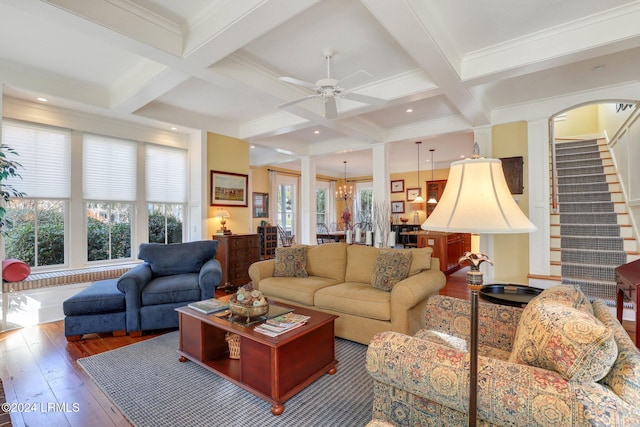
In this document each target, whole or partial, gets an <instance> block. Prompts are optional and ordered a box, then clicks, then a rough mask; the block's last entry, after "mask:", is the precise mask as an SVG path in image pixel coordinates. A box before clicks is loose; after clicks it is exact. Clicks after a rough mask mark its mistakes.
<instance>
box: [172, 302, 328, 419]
mask: <svg viewBox="0 0 640 427" xmlns="http://www.w3.org/2000/svg"><path fill="white" fill-rule="evenodd" d="M278 305H283V304H278ZM176 311H177V312H178V315H179V319H180V344H179V349H178V353H179V354H180V355H181V357H180V361H181V362H186V361H187V360H191V361H193V362H195V363H197V364H199V365H201V366H203V367H205V368H207V369H209V370H210V371H213V372H215V373H216V374H218V375H220V376H221V377H223V378H225V379H227V380H229V381H231V382H232V383H234V384H236V385H237V386H239V387H242V388H243V389H245V390H247V391H249V392H251V393H253V394H255V395H256V396H258V397H259V398H261V399H264V400H266V401H268V402H270V403H271V405H272V406H271V413H272V414H273V415H280V414H281V413H282V412H283V411H284V402H285V401H286V400H287V399H289V398H290V397H292V396H293V395H295V394H296V393H298V392H299V391H300V390H302V389H303V388H305V387H306V386H307V385H309V384H311V383H312V382H313V381H315V380H316V379H318V378H320V377H321V376H322V375H324V374H325V373H328V374H330V375H333V374H335V373H336V372H337V368H336V365H337V364H338V361H337V360H336V358H335V338H334V320H335V319H336V318H337V316H333V315H331V314H326V313H322V312H318V311H314V310H309V309H304V308H299V307H295V310H294V311H295V312H296V313H300V314H304V315H307V316H311V318H310V319H309V321H308V322H307V324H306V325H304V326H302V327H299V328H296V329H294V330H292V331H290V332H286V333H284V334H282V335H279V336H277V337H273V338H271V337H268V336H266V335H262V334H260V333H258V332H254V330H253V329H254V327H255V326H257V325H258V324H259V323H257V324H252V325H250V326H245V325H242V324H238V323H234V322H231V321H229V320H228V319H227V318H226V317H219V316H221V314H218V316H216V314H215V313H214V314H209V315H207V314H202V313H199V312H197V311H195V310H193V309H191V308H189V307H186V306H185V307H180V308H177V309H176ZM227 332H230V333H234V334H237V335H239V336H240V359H231V358H229V346H228V344H227V342H226V341H225V335H226V334H227Z"/></svg>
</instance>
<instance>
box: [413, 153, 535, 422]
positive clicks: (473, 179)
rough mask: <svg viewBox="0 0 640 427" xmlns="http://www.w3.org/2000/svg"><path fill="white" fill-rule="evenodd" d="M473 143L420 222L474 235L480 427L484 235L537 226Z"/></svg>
mask: <svg viewBox="0 0 640 427" xmlns="http://www.w3.org/2000/svg"><path fill="white" fill-rule="evenodd" d="M478 151H479V150H478V144H477V143H476V144H474V149H473V152H474V154H473V157H472V158H467V159H465V160H460V161H457V162H453V163H452V164H451V168H450V170H449V178H448V179H447V185H446V187H445V190H444V192H443V194H442V197H441V198H440V200H439V201H438V205H437V206H436V208H435V209H434V211H433V212H432V213H431V215H429V217H428V218H427V220H426V221H425V222H424V223H423V224H422V226H421V228H422V229H423V230H433V231H450V232H459V233H471V237H472V239H471V252H466V253H465V254H464V256H463V257H461V258H460V260H461V261H463V260H468V261H469V263H470V267H471V268H470V269H469V272H468V273H467V285H468V286H469V288H470V290H471V331H470V348H469V353H470V369H469V425H470V426H475V425H476V414H477V380H478V379H477V375H478V292H479V291H480V288H482V281H483V278H482V272H481V271H480V264H482V263H483V262H485V261H486V262H489V263H492V262H491V260H490V259H489V257H488V256H487V255H486V254H483V253H481V252H480V238H479V235H480V234H505V233H531V232H533V231H535V230H536V227H535V225H533V224H532V223H531V221H529V219H528V218H527V217H526V215H525V214H524V213H523V212H522V211H521V210H520V207H519V206H518V205H517V203H516V202H515V200H514V199H513V196H512V195H511V192H510V191H509V187H508V185H507V181H506V179H505V177H504V172H503V171H502V162H501V161H500V160H498V159H485V158H481V157H479V154H478Z"/></svg>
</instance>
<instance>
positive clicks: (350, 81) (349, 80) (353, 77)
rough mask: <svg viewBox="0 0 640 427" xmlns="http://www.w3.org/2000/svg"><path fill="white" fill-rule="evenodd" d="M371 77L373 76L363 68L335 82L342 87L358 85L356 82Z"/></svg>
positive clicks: (358, 82)
mask: <svg viewBox="0 0 640 427" xmlns="http://www.w3.org/2000/svg"><path fill="white" fill-rule="evenodd" d="M371 77H373V76H372V75H371V74H369V73H368V72H366V71H365V70H358V71H356V72H355V73H351V74H349V75H348V76H347V77H344V78H343V79H341V80H339V81H338V83H336V86H340V87H342V88H348V87H354V86H358V84H360V83H362V82H364V81H365V80H367V79H370V78H371Z"/></svg>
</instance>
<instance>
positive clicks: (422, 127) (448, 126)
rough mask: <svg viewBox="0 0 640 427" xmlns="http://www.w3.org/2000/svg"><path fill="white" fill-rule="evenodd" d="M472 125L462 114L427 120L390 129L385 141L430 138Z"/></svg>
mask: <svg viewBox="0 0 640 427" xmlns="http://www.w3.org/2000/svg"><path fill="white" fill-rule="evenodd" d="M470 130H473V128H472V126H471V125H470V124H469V122H467V120H466V119H465V118H464V117H462V116H454V117H447V118H443V119H436V120H428V121H423V122H420V123H414V124H411V125H406V126H399V127H396V128H393V129H390V130H389V132H388V134H387V141H386V142H398V141H409V140H416V139H420V138H432V137H435V136H439V135H444V134H448V133H454V132H462V131H470Z"/></svg>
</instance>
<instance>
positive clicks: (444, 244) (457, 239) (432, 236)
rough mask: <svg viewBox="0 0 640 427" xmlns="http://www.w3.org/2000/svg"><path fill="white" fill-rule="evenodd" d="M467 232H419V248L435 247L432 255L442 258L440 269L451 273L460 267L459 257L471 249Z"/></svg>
mask: <svg viewBox="0 0 640 427" xmlns="http://www.w3.org/2000/svg"><path fill="white" fill-rule="evenodd" d="M467 236H468V235H467V234H464V233H443V232H434V231H430V232H428V233H421V234H418V247H419V248H427V247H429V248H433V253H432V254H431V256H433V257H434V258H438V259H440V271H442V272H443V273H444V274H451V273H453V272H455V271H457V270H459V269H460V264H458V259H459V258H460V257H461V256H462V255H463V254H464V252H465V251H466V250H469V249H468V248H467V246H468V245H469V246H470V243H468V242H467V241H468V240H469V239H467ZM469 241H470V240H469Z"/></svg>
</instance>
